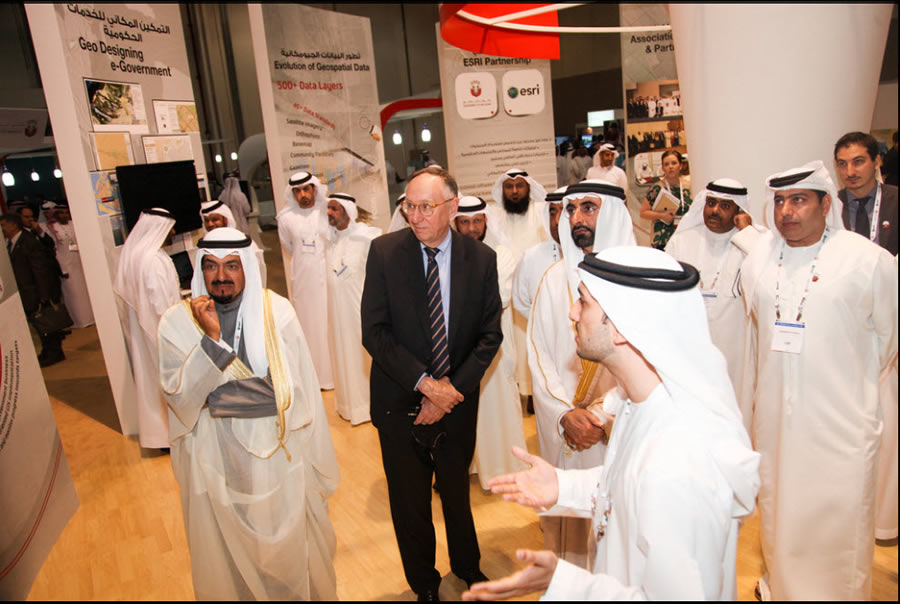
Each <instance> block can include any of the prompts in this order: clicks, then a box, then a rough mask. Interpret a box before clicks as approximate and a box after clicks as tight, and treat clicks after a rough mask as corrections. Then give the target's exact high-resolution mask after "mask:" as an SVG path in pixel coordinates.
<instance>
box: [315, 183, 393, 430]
mask: <svg viewBox="0 0 900 604" xmlns="http://www.w3.org/2000/svg"><path fill="white" fill-rule="evenodd" d="M358 216H359V210H358V209H357V207H356V198H354V197H352V196H350V195H346V194H344V193H332V194H331V195H329V196H328V224H329V225H330V228H329V229H328V237H327V238H326V240H325V265H326V269H327V270H326V275H327V276H326V280H327V282H328V303H329V304H328V306H329V307H328V322H329V333H330V337H331V340H330V341H329V342H328V348H329V350H331V366H332V368H333V369H334V408H335V409H336V410H337V412H338V415H340V416H341V417H343V418H344V419H346V420H348V421H349V422H350V423H351V424H353V425H354V426H355V425H357V424H362V423H364V422H367V421H369V420H370V419H371V418H370V417H369V373H370V371H371V369H372V357H370V356H369V353H368V352H367V351H366V349H365V348H363V345H362V323H361V322H360V320H359V304H360V301H361V300H362V290H363V284H364V283H365V282H366V259H367V258H368V257H369V246H370V245H371V244H372V240H373V239H375V238H376V237H378V236H379V235H381V229H379V228H376V227H373V226H369V225H367V224H365V223H363V222H357V217H358Z"/></svg>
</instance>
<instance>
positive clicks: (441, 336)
mask: <svg viewBox="0 0 900 604" xmlns="http://www.w3.org/2000/svg"><path fill="white" fill-rule="evenodd" d="M439 251H440V250H439V249H437V248H431V247H426V248H425V253H426V254H428V274H427V275H426V277H425V289H426V292H427V293H426V299H427V300H428V324H429V326H430V330H431V358H432V361H431V366H430V367H429V373H431V377H433V378H434V379H436V380H439V379H441V378H442V377H444V376H445V375H447V372H448V371H450V351H449V348H448V347H447V329H446V327H445V326H444V305H443V300H442V299H441V278H440V274H439V273H438V265H437V261H436V260H435V259H434V257H435V256H436V255H437V253H438V252H439Z"/></svg>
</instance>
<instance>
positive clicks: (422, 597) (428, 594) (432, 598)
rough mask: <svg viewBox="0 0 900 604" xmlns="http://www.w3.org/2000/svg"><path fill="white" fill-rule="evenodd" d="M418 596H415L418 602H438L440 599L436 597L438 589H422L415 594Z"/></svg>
mask: <svg viewBox="0 0 900 604" xmlns="http://www.w3.org/2000/svg"><path fill="white" fill-rule="evenodd" d="M416 595H417V596H418V597H417V598H416V600H417V601H419V602H440V601H441V599H440V598H439V597H438V590H436V589H429V590H427V591H423V592H422V593H420V594H416Z"/></svg>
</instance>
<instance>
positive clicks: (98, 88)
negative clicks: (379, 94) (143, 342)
mask: <svg viewBox="0 0 900 604" xmlns="http://www.w3.org/2000/svg"><path fill="white" fill-rule="evenodd" d="M25 11H26V14H27V16H28V26H29V29H30V31H31V36H32V42H33V44H34V50H35V56H36V58H37V63H38V67H39V68H40V73H41V81H42V83H43V88H44V96H45V97H46V100H47V109H48V111H49V115H50V119H51V121H52V123H53V135H54V142H55V144H56V148H57V153H58V156H59V162H60V168H61V169H62V172H63V174H64V175H65V177H64V179H63V184H64V186H65V193H66V198H67V200H68V202H69V208H70V209H71V212H72V224H73V225H74V227H75V236H76V238H77V240H78V248H79V249H78V253H79V255H80V256H81V263H82V266H83V267H84V274H85V281H86V283H87V289H88V296H89V297H90V301H91V308H92V309H93V313H94V318H95V320H96V322H97V333H98V336H99V338H100V344H101V346H102V348H103V359H104V363H105V364H106V372H107V375H108V376H109V383H110V388H111V389H112V394H113V399H114V400H115V403H116V411H117V412H118V417H119V423H120V425H121V427H122V432H123V434H126V435H127V434H136V433H137V429H138V426H137V409H136V407H135V390H134V380H133V377H132V372H131V364H130V362H129V357H128V352H127V348H126V345H125V339H124V336H123V333H122V322H123V321H122V320H121V319H120V317H119V315H118V312H117V309H118V303H117V298H116V295H115V293H114V292H113V289H112V281H113V276H114V275H115V274H116V269H117V267H118V259H119V254H120V252H121V245H122V242H123V229H122V224H123V217H124V215H123V213H122V211H123V207H122V201H125V202H127V200H121V199H120V196H119V193H118V187H117V186H116V181H115V179H114V177H115V174H116V172H115V169H116V167H117V166H123V165H132V164H146V163H148V162H149V161H167V160H170V159H172V158H173V157H176V158H182V157H190V158H192V159H193V160H194V162H195V163H194V169H195V171H196V173H197V174H198V175H205V174H206V165H205V162H204V160H203V147H202V145H201V141H200V134H199V132H198V130H199V129H198V128H197V126H196V108H195V105H194V89H193V84H192V82H191V74H190V70H189V68H188V58H187V48H186V47H185V43H184V30H183V28H182V23H181V11H180V9H179V6H178V5H177V4H104V3H96V4H92V3H66V4H39V3H28V4H26V5H25ZM174 132H177V133H179V137H180V138H179V139H178V140H177V141H176V142H175V144H172V145H169V146H168V147H166V146H164V145H163V144H162V143H161V139H160V137H159V136H158V135H170V134H172V133H174ZM145 139H147V140H146V141H145ZM163 142H164V141H163ZM205 183H206V179H205V177H204V178H203V179H202V181H201V182H200V183H198V188H199V189H201V191H200V193H201V198H202V197H203V196H204V195H207V196H208V189H207V188H206V184H205ZM160 202H161V205H164V206H165V205H166V204H167V203H168V202H169V199H161V200H160ZM196 236H199V231H194V232H193V233H185V234H184V235H183V236H182V235H179V236H177V237H176V243H175V244H174V245H172V246H170V247H167V248H165V249H166V251H167V252H168V253H169V254H175V253H179V252H183V251H185V250H186V249H188V247H187V246H188V245H189V244H190V242H191V238H192V237H196Z"/></svg>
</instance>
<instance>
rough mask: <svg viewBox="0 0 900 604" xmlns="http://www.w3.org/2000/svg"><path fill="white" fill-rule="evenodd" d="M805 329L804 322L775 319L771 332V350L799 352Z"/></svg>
mask: <svg viewBox="0 0 900 604" xmlns="http://www.w3.org/2000/svg"><path fill="white" fill-rule="evenodd" d="M805 329H806V324H805V323H788V322H787V321H775V330H774V331H773V333H772V350H774V351H776V352H787V353H789V354H800V353H801V352H802V351H803V336H804V330H805Z"/></svg>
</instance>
